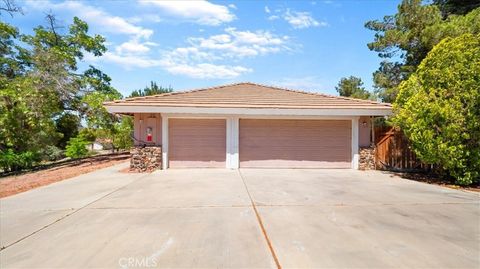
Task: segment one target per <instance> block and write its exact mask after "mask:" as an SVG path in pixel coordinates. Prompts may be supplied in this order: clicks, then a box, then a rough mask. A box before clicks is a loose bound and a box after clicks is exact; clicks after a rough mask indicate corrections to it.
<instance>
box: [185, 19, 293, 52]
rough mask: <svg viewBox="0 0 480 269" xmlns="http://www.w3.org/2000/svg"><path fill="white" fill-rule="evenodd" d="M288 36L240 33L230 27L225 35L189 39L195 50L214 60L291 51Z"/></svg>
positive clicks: (260, 32) (249, 32) (256, 32)
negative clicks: (209, 55) (208, 55)
mask: <svg viewBox="0 0 480 269" xmlns="http://www.w3.org/2000/svg"><path fill="white" fill-rule="evenodd" d="M288 40H289V37H288V36H283V37H280V36H277V35H274V34H272V33H270V32H269V31H255V32H252V31H239V30H237V29H236V28H233V27H229V28H226V29H225V33H224V34H220V35H213V36H210V37H207V38H204V37H199V38H189V39H188V41H189V43H190V45H191V46H192V47H193V48H196V49H197V51H199V52H204V53H208V54H211V55H212V56H211V57H212V58H216V57H214V56H218V57H220V58H244V57H251V56H257V55H265V54H269V53H276V52H279V51H284V50H290V48H289V47H288V46H287V42H288Z"/></svg>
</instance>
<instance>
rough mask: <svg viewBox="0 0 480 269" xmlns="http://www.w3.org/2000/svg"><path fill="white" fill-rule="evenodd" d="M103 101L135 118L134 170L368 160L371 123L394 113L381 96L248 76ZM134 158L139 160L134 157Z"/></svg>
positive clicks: (337, 164) (336, 164) (352, 164)
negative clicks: (328, 90)
mask: <svg viewBox="0 0 480 269" xmlns="http://www.w3.org/2000/svg"><path fill="white" fill-rule="evenodd" d="M105 107H106V108H107V110H108V111H109V112H112V113H120V114H125V115H130V116H133V117H134V120H135V121H134V130H135V131H134V134H133V138H134V143H135V146H136V151H135V152H138V153H137V155H138V156H132V167H133V169H140V170H141V169H144V167H156V168H157V169H160V168H162V169H168V168H169V167H171V168H178V167H218V168H228V169H238V168H349V169H358V168H359V167H360V164H362V165H363V166H369V167H372V166H374V165H375V163H374V158H371V156H372V155H373V152H374V151H373V150H374V149H373V147H372V146H373V145H374V142H375V141H374V138H375V134H374V128H372V122H373V120H374V118H375V117H384V116H388V115H391V113H392V106H391V105H390V104H386V103H379V102H375V101H372V100H361V99H355V98H345V97H342V96H332V95H326V94H322V93H314V92H302V91H298V90H291V89H284V88H279V87H275V86H267V85H261V84H256V83H250V82H242V83H234V84H228V85H220V86H214V87H208V88H200V89H193V90H189V91H176V92H171V93H164V94H159V95H155V96H143V97H135V98H127V99H125V100H115V101H112V102H107V103H106V104H105ZM150 155H155V156H153V157H151V158H145V157H144V156H150ZM139 159H140V160H142V162H143V163H142V162H138V161H133V160H139ZM145 162H148V163H146V164H145Z"/></svg>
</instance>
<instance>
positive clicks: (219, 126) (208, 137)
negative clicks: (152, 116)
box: [168, 118, 226, 168]
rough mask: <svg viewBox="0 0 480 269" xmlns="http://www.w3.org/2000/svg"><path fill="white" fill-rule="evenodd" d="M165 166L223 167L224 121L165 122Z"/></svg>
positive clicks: (180, 120)
mask: <svg viewBox="0 0 480 269" xmlns="http://www.w3.org/2000/svg"><path fill="white" fill-rule="evenodd" d="M168 126H169V128H168V129H169V130H168V137H169V138H168V139H169V144H170V152H169V167H171V168H186V167H225V158H226V157H225V156H226V155H225V152H226V122H225V119H180V118H179V119H174V118H172V119H169V123H168Z"/></svg>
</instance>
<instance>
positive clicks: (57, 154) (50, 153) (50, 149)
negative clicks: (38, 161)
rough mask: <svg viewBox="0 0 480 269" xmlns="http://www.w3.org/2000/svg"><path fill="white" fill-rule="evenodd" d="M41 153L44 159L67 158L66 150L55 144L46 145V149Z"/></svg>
mask: <svg viewBox="0 0 480 269" xmlns="http://www.w3.org/2000/svg"><path fill="white" fill-rule="evenodd" d="M40 155H41V157H42V160H46V161H57V160H60V159H63V158H65V152H64V151H63V150H62V149H60V148H58V147H55V146H46V147H45V148H44V149H42V150H40Z"/></svg>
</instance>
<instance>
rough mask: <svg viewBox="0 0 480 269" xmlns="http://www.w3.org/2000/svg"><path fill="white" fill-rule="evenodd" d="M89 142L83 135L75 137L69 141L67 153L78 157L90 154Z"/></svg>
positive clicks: (72, 156) (71, 156) (74, 157)
mask: <svg viewBox="0 0 480 269" xmlns="http://www.w3.org/2000/svg"><path fill="white" fill-rule="evenodd" d="M87 145H88V142H87V141H85V139H84V138H83V137H73V138H70V140H68V142H67V147H66V150H65V155H67V157H70V158H73V159H77V158H82V157H86V156H88V149H87Z"/></svg>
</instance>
